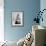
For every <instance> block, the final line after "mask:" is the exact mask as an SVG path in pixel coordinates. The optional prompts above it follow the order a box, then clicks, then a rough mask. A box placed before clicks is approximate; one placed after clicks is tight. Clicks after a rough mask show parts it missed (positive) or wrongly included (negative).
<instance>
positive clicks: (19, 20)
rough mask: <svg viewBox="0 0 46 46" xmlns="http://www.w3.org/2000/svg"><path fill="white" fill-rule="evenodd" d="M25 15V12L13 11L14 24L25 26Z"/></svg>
mask: <svg viewBox="0 0 46 46" xmlns="http://www.w3.org/2000/svg"><path fill="white" fill-rule="evenodd" d="M23 25H24V15H23V12H12V26H23Z"/></svg>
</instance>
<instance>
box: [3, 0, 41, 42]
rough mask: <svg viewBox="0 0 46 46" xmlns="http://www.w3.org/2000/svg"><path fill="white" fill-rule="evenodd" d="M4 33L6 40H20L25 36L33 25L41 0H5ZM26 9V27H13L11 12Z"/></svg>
mask: <svg viewBox="0 0 46 46" xmlns="http://www.w3.org/2000/svg"><path fill="white" fill-rule="evenodd" d="M4 2H5V3H4V5H5V7H4V8H5V9H4V28H5V29H4V30H5V32H4V34H5V40H8V41H18V40H19V39H20V38H22V37H24V36H25V35H26V34H27V33H28V32H29V31H30V30H31V27H32V20H33V18H34V17H36V14H35V13H36V11H37V10H38V9H40V1H39V0H5V1H4ZM18 10H19V11H24V27H12V25H11V12H12V11H18Z"/></svg>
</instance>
